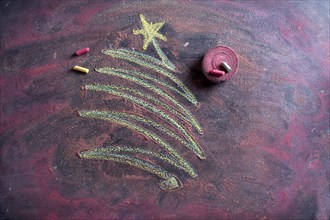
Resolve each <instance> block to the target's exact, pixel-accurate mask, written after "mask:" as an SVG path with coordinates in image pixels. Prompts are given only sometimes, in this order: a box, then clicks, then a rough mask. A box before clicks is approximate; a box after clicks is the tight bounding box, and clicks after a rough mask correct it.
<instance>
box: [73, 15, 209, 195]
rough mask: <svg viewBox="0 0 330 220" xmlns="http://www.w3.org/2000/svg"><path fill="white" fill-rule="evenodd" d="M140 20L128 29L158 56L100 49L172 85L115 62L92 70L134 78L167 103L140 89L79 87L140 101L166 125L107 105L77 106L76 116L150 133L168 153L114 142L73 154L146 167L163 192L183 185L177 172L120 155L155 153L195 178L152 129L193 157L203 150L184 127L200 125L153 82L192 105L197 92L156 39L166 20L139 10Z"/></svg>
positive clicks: (149, 136) (202, 152)
mask: <svg viewBox="0 0 330 220" xmlns="http://www.w3.org/2000/svg"><path fill="white" fill-rule="evenodd" d="M140 20H141V25H142V29H139V30H133V34H135V35H139V34H141V35H143V38H144V44H143V49H144V50H146V49H147V48H148V46H149V45H150V44H152V46H153V47H154V49H155V50H156V52H157V54H158V56H159V58H160V59H157V58H155V57H152V56H149V55H147V54H144V53H140V52H137V51H134V50H128V49H124V48H121V49H111V50H103V51H102V53H103V54H105V55H109V56H111V57H114V58H118V59H121V60H126V61H129V62H132V63H135V64H137V65H139V66H141V67H145V68H148V69H150V70H153V71H156V72H157V73H159V74H161V75H163V76H165V77H166V78H167V79H169V80H170V81H171V83H174V84H175V85H174V86H172V85H170V83H167V82H164V81H161V80H159V79H157V78H155V77H154V76H153V75H152V74H149V73H142V72H139V71H135V70H130V69H121V68H117V67H102V68H96V69H95V70H96V71H97V72H99V73H102V74H107V75H110V76H114V77H119V78H122V79H124V80H128V81H130V82H134V83H136V84H138V85H139V86H142V87H144V88H146V89H148V90H150V91H151V92H152V93H155V94H157V95H159V96H161V97H163V98H164V99H165V100H167V101H168V102H169V103H171V105H168V104H165V103H163V102H161V101H160V100H158V99H157V98H155V97H153V96H152V95H148V94H145V93H143V92H142V91H138V90H136V89H132V88H127V87H122V86H117V85H105V84H87V85H85V86H84V89H85V90H88V91H98V92H106V93H108V94H111V95H113V96H118V97H121V98H123V99H125V100H128V101H130V102H132V103H134V104H136V105H139V106H141V107H142V108H143V109H145V110H147V111H149V112H151V113H153V114H154V115H156V116H157V117H158V118H159V119H160V120H163V121H165V122H166V123H165V124H167V125H168V126H165V125H163V124H160V123H158V122H156V121H154V120H151V119H148V118H145V117H142V116H140V115H137V114H133V113H125V112H118V111H110V110H109V111H104V110H81V111H79V115H80V116H81V117H87V118H94V119H100V120H106V121H109V122H111V123H114V124H118V125H121V126H124V127H127V128H129V129H131V130H133V131H134V132H137V133H140V134H142V135H145V136H147V137H148V138H150V140H152V141H153V142H155V143H157V144H158V145H159V146H160V147H162V148H163V149H164V150H165V151H166V152H167V153H157V152H153V151H150V150H145V149H143V148H142V147H138V146H134V147H133V146H119V145H113V146H106V147H99V148H96V149H91V150H86V151H81V152H79V153H78V155H79V156H80V158H83V159H97V160H109V161H115V162H118V163H124V164H128V165H130V166H133V167H137V168H140V169H143V170H145V171H148V172H150V173H152V174H155V175H157V176H158V177H159V178H161V179H162V180H161V181H160V182H159V186H160V188H161V189H163V190H166V191H170V190H177V189H180V188H181V187H182V183H181V181H180V180H179V178H178V177H177V176H176V175H174V174H172V173H170V172H168V171H167V170H165V169H164V168H163V167H161V166H159V165H156V164H153V163H151V162H148V161H146V160H143V159H141V158H137V157H134V156H131V155H129V154H125V153H136V154H137V153H138V154H142V155H145V156H151V157H154V158H157V159H159V160H162V161H164V162H167V163H168V164H170V165H172V166H173V167H175V168H177V169H180V170H183V171H184V172H186V173H187V174H189V175H190V176H191V177H192V178H196V177H197V175H198V174H197V171H196V170H195V168H194V167H193V166H192V165H191V164H190V163H189V162H188V161H187V160H186V159H185V158H184V157H183V156H181V155H180V153H179V152H178V151H177V150H176V149H175V148H174V147H173V146H171V145H170V144H169V143H168V142H166V141H165V140H164V139H163V138H162V137H160V136H159V135H157V134H156V133H155V132H153V130H155V129H156V130H158V131H160V132H161V133H162V134H164V135H166V136H168V137H172V138H174V139H175V140H176V141H178V142H179V143H180V144H182V145H183V146H185V147H186V148H188V149H189V150H191V151H192V152H193V153H194V154H195V155H196V156H197V157H198V158H200V159H205V154H204V151H203V149H202V148H201V147H200V146H199V144H198V143H197V141H196V140H195V138H194V137H193V135H192V134H191V133H192V132H191V131H190V130H189V129H188V128H187V126H190V127H192V128H193V129H195V130H196V131H197V132H198V133H199V134H202V133H203V129H202V127H201V126H200V124H199V122H198V121H197V119H196V118H195V117H194V116H193V114H192V113H191V112H190V111H189V110H188V109H187V108H186V107H185V106H183V105H182V104H181V103H180V102H179V101H178V100H177V99H175V98H173V94H169V93H168V92H166V91H164V90H162V89H160V88H159V87H158V86H157V84H158V85H161V86H163V87H165V88H167V89H169V90H170V91H173V92H174V93H175V94H177V95H180V96H182V97H183V98H185V99H186V100H188V101H189V102H190V103H191V104H193V105H194V106H197V105H198V102H197V100H196V97H195V96H194V95H193V94H192V92H191V91H190V90H189V89H188V88H187V87H186V86H185V85H184V83H183V82H182V81H181V80H180V79H178V78H177V77H176V76H175V75H174V74H173V73H174V71H175V70H176V67H175V66H174V64H173V63H172V62H171V61H170V60H169V59H168V58H167V56H166V55H165V54H164V52H163V51H162V49H161V48H160V46H159V44H158V42H157V40H156V38H158V39H160V40H163V41H167V39H166V37H165V36H163V35H162V34H160V33H159V30H160V29H161V27H162V26H163V25H164V24H165V22H158V23H154V24H153V23H148V21H147V20H146V19H145V17H144V16H143V15H142V14H141V15H140ZM159 107H161V108H159ZM162 109H166V110H167V111H168V112H170V113H171V114H172V115H174V116H175V117H177V118H179V119H180V120H182V121H184V122H185V124H187V126H183V125H181V124H180V123H179V122H178V121H177V120H176V119H175V118H174V117H173V116H171V115H170V114H168V113H167V112H166V111H165V110H162ZM141 125H145V126H147V127H148V128H149V129H147V128H144V127H143V126H141Z"/></svg>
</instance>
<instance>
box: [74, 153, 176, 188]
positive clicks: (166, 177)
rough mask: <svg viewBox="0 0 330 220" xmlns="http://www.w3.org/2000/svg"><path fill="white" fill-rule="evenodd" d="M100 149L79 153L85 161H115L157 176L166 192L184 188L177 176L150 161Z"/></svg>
mask: <svg viewBox="0 0 330 220" xmlns="http://www.w3.org/2000/svg"><path fill="white" fill-rule="evenodd" d="M98 150H99V149H95V150H89V151H84V152H80V153H78V154H79V156H80V157H81V158H83V159H97V160H110V161H115V162H118V163H122V164H128V165H130V166H133V167H137V168H139V169H142V170H145V171H147V172H150V173H152V174H155V175H156V176H158V177H159V178H162V179H163V180H161V181H160V182H159V186H160V188H161V189H163V190H166V191H172V190H178V189H180V188H182V183H181V181H180V180H179V178H178V177H177V176H175V175H174V174H172V173H169V172H168V171H166V170H165V169H163V168H162V167H160V166H158V165H155V164H153V163H150V162H148V161H145V160H142V159H139V158H136V157H132V156H129V155H124V154H108V153H104V152H102V151H101V152H99V151H98Z"/></svg>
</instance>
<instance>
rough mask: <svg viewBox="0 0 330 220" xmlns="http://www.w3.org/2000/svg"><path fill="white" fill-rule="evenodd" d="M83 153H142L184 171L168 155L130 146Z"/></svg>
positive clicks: (103, 148)
mask: <svg viewBox="0 0 330 220" xmlns="http://www.w3.org/2000/svg"><path fill="white" fill-rule="evenodd" d="M83 152H93V153H94V154H96V153H97V154H102V155H106V154H113V153H115V154H116V153H122V152H128V153H141V154H145V155H150V156H152V157H155V158H158V159H160V160H163V161H165V162H167V163H169V164H171V165H172V166H174V167H176V168H178V169H182V168H181V165H180V164H179V163H178V162H177V161H175V159H174V158H173V157H172V156H170V155H168V154H163V153H156V152H153V151H150V150H145V149H143V148H140V147H128V146H119V145H112V146H106V147H100V148H96V149H92V150H87V151H83Z"/></svg>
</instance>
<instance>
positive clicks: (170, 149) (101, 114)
mask: <svg viewBox="0 0 330 220" xmlns="http://www.w3.org/2000/svg"><path fill="white" fill-rule="evenodd" d="M79 115H80V116H81V117H88V118H97V119H102V120H106V121H110V122H112V123H114V124H119V125H122V126H125V127H127V128H129V129H131V130H133V131H135V132H138V133H141V134H143V135H145V136H146V137H149V138H150V139H151V140H153V141H154V142H155V143H158V144H159V145H160V146H161V147H163V148H164V149H165V150H166V151H167V152H168V153H169V154H170V155H172V156H173V157H174V158H175V160H176V161H177V162H178V163H179V164H180V165H181V169H183V170H184V171H185V172H187V173H188V174H189V175H190V176H191V177H193V178H196V177H197V172H196V171H195V169H194V168H193V167H192V166H191V164H190V163H189V162H188V161H186V160H185V159H184V158H183V157H182V156H181V155H180V154H179V153H178V152H177V151H176V150H175V149H174V148H173V147H172V146H171V145H169V144H168V143H167V142H166V141H164V140H163V139H161V138H160V137H159V136H158V135H156V134H155V133H153V132H151V131H149V130H147V129H145V128H142V127H140V126H138V125H136V124H133V123H132V122H130V121H127V120H125V119H122V118H120V117H116V116H114V115H111V114H107V113H104V112H100V111H93V110H91V111H88V110H86V111H85V110H82V111H79Z"/></svg>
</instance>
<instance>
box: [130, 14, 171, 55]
mask: <svg viewBox="0 0 330 220" xmlns="http://www.w3.org/2000/svg"><path fill="white" fill-rule="evenodd" d="M140 19H141V23H142V29H139V30H133V34H135V35H138V34H142V35H143V37H144V42H143V49H144V50H146V49H147V48H148V46H149V44H150V43H151V42H152V41H154V40H155V38H159V39H161V40H163V41H167V38H166V37H165V36H164V35H162V34H160V33H159V32H158V31H159V30H160V29H161V28H162V26H163V25H164V24H165V22H164V21H163V22H158V23H155V24H153V23H152V22H151V23H148V21H147V20H146V19H145V17H144V16H143V14H140Z"/></svg>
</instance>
